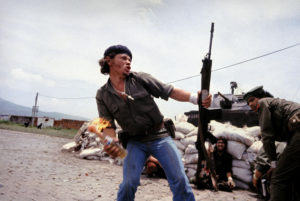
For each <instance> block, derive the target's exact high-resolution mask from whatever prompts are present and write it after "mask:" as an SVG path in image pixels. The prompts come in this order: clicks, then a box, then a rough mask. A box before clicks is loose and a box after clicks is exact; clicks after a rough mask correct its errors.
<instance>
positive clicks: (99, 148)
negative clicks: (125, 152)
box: [62, 115, 262, 189]
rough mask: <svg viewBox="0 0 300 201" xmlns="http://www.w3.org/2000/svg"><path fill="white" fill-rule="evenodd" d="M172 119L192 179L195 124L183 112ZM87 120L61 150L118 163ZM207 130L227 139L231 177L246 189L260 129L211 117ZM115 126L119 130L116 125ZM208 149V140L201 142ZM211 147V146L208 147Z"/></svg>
mask: <svg viewBox="0 0 300 201" xmlns="http://www.w3.org/2000/svg"><path fill="white" fill-rule="evenodd" d="M178 117H179V118H176V120H175V121H174V124H175V128H176V131H175V138H174V143H175V144H176V146H177V148H178V150H179V151H180V153H181V156H182V160H183V164H184V167H185V170H186V174H187V176H188V178H189V179H190V181H192V180H194V177H195V173H196V170H197V162H198V150H197V149H196V147H195V142H196V140H197V132H198V128H197V127H195V126H194V125H193V124H191V123H189V122H187V117H186V116H184V115H181V116H178ZM88 125H89V122H87V123H85V124H83V125H82V127H81V128H80V129H79V130H78V133H77V134H76V136H75V137H74V141H73V142H70V143H68V144H66V145H64V146H63V147H62V150H63V151H68V152H73V153H75V154H76V156H78V157H80V158H83V159H89V160H107V161H109V162H111V163H113V164H117V165H122V162H123V160H121V159H112V158H110V157H109V155H108V154H106V153H105V152H104V151H103V145H102V144H101V142H100V139H99V137H98V136H96V135H95V134H94V133H90V132H88V131H87V127H88ZM209 127H210V132H211V133H212V134H213V135H214V136H216V137H221V136H222V137H224V138H225V139H227V141H228V147H227V152H228V153H229V154H231V155H232V157H233V162H232V167H233V168H232V171H233V179H234V181H235V183H236V185H237V187H239V188H242V189H249V184H250V183H251V182H252V168H253V166H254V160H255V158H256V155H257V153H258V151H259V149H260V148H261V147H262V142H261V141H260V140H259V135H260V129H259V127H258V126H255V127H244V128H238V127H235V126H233V125H230V124H229V123H225V124H224V123H219V122H217V121H211V122H210V124H209ZM117 130H120V128H118V129H117ZM205 146H206V149H209V143H207V144H205ZM210 149H211V151H212V149H213V147H210Z"/></svg>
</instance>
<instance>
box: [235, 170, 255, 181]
mask: <svg viewBox="0 0 300 201" xmlns="http://www.w3.org/2000/svg"><path fill="white" fill-rule="evenodd" d="M232 174H233V175H232V176H233V177H235V178H237V179H239V180H241V181H243V182H245V183H250V182H252V172H251V170H250V169H244V168H238V167H232Z"/></svg>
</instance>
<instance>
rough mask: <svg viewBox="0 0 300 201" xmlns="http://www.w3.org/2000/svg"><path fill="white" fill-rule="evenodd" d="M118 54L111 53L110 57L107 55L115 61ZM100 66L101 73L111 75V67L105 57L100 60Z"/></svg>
mask: <svg viewBox="0 0 300 201" xmlns="http://www.w3.org/2000/svg"><path fill="white" fill-rule="evenodd" d="M116 55H117V54H116V53H113V52H112V53H110V54H109V55H107V56H108V57H110V58H111V59H113V58H114V57H115V56H116ZM99 65H100V72H101V73H102V74H104V75H107V74H109V65H108V63H107V61H106V59H105V57H103V58H102V59H100V60H99Z"/></svg>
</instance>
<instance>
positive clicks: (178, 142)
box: [173, 140, 187, 151]
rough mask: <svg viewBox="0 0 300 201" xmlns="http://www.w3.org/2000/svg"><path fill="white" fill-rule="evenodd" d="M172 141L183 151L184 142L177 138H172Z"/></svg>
mask: <svg viewBox="0 0 300 201" xmlns="http://www.w3.org/2000/svg"><path fill="white" fill-rule="evenodd" d="M173 142H174V143H175V145H176V147H177V148H178V149H179V150H181V151H184V150H185V148H186V147H187V146H186V145H185V144H183V143H182V142H181V141H179V140H173Z"/></svg>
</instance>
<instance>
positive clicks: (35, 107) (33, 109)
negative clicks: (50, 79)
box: [31, 92, 39, 126]
mask: <svg viewBox="0 0 300 201" xmlns="http://www.w3.org/2000/svg"><path fill="white" fill-rule="evenodd" d="M38 97H39V93H38V92H37V93H36V96H35V103H34V106H32V121H31V126H33V125H34V119H35V117H36V116H37V113H38V111H39V108H38V106H37V101H38Z"/></svg>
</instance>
